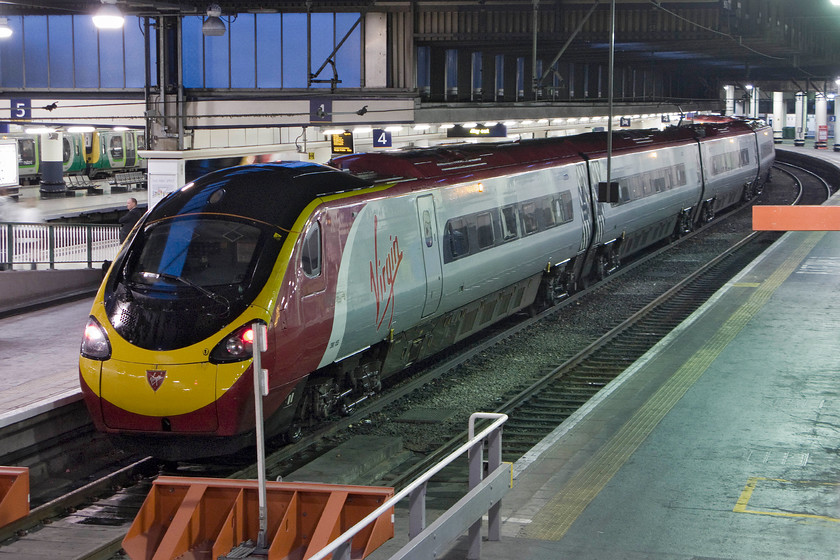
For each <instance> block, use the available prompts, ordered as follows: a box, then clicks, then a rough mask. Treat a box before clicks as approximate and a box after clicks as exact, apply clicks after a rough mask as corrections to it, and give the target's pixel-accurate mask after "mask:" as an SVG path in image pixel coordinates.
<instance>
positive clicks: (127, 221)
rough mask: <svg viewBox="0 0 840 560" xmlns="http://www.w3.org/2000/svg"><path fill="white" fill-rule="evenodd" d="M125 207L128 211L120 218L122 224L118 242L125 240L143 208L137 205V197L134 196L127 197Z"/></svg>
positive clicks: (141, 213)
mask: <svg viewBox="0 0 840 560" xmlns="http://www.w3.org/2000/svg"><path fill="white" fill-rule="evenodd" d="M125 207H126V208H128V213H127V214H126V215H125V216H123V217H122V218H120V226H122V227H120V243H122V242H123V241H125V238H126V237H128V234H129V233H131V229H132V228H133V227H134V224H136V223H137V220H139V219H140V217H141V216H142V215H143V210H141V209H140V208H138V207H137V199H136V198H134V197H132V198H129V199H128V202H126V204H125Z"/></svg>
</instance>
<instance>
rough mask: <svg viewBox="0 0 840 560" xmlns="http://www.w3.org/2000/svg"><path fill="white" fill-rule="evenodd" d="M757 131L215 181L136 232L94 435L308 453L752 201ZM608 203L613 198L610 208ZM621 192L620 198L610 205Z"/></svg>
mask: <svg viewBox="0 0 840 560" xmlns="http://www.w3.org/2000/svg"><path fill="white" fill-rule="evenodd" d="M773 159H774V147H773V136H772V131H771V129H770V128H768V127H766V126H764V125H762V124H753V123H749V122H746V121H732V122H729V123H720V124H701V125H692V126H686V127H673V128H670V129H668V130H665V131H661V132H659V131H622V132H617V133H615V134H614V140H613V144H612V157H611V179H612V182H614V183H617V189H616V188H613V189H609V188H605V189H599V188H598V187H599V183H601V184H602V186H603V185H606V172H607V148H606V134H605V133H588V134H583V135H580V136H573V137H566V138H552V139H541V140H531V141H521V142H512V143H499V144H470V145H463V146H450V147H439V148H429V149H419V150H412V151H404V152H391V153H375V154H359V155H350V156H345V157H341V158H338V159H336V160H334V162H333V163H334V166H335V168H333V167H327V166H322V165H317V164H310V163H298V162H295V163H276V164H259V165H246V166H240V167H234V168H230V169H225V170H221V171H217V172H213V173H210V174H208V175H205V176H204V177H201V178H200V179H197V180H196V181H194V182H191V183H189V184H187V185H185V186H184V187H183V188H181V189H180V190H179V191H177V192H175V193H173V194H171V195H170V196H168V197H167V198H165V199H164V200H163V201H161V202H160V203H159V204H158V205H157V206H155V207H154V208H153V209H151V210H150V211H149V212H148V213H147V214H146V215H145V216H144V217H143V218H142V219H141V221H140V222H139V223H138V224H137V226H136V227H135V228H134V231H133V232H132V234H131V235H130V237H129V239H128V240H127V242H126V243H125V244H124V245H123V247H122V249H121V250H120V253H119V255H118V256H117V258H116V259H115V261H114V263H113V265H112V266H111V268H110V270H109V272H108V273H107V276H106V278H105V279H104V281H103V284H102V286H101V288H100V290H99V293H98V294H97V296H96V299H95V301H94V304H93V309H92V310H91V316H90V320H89V322H88V324H87V327H86V329H85V335H84V340H83V343H82V348H81V358H80V379H81V386H82V390H83V393H84V397H85V401H86V404H87V407H88V409H89V410H90V414H91V416H92V417H93V420H94V422H95V425H96V427H97V428H98V429H99V430H101V431H104V432H109V433H111V434H117V435H119V436H121V437H122V440H123V441H122V444H123V445H128V446H133V447H135V448H138V447H139V448H143V449H144V450H145V451H147V452H150V453H152V454H155V455H157V456H159V457H164V458H172V459H177V458H179V457H196V456H201V455H218V454H223V453H229V452H232V451H234V450H236V449H239V448H242V447H244V446H247V445H248V444H250V443H252V442H253V438H254V407H253V400H254V395H253V391H254V389H253V377H252V374H253V372H252V344H251V340H252V339H253V333H252V331H251V325H252V324H253V323H254V322H260V323H264V324H266V325H267V326H268V351H267V352H266V353H264V354H263V357H262V364H263V367H264V368H266V369H267V370H268V372H269V376H268V379H269V381H268V383H269V386H270V392H269V394H268V396H267V397H265V400H264V411H265V415H266V431H267V433H270V434H281V433H284V432H285V433H287V435H291V436H293V435H295V433H296V431H297V430H298V429H299V426H300V425H303V424H308V423H311V422H318V421H320V420H321V419H323V418H325V417H327V416H328V415H330V414H332V413H333V412H335V411H342V410H345V409H347V408H350V407H352V406H353V405H354V404H355V403H357V402H359V401H360V400H362V399H365V398H367V397H369V396H370V395H373V394H375V393H376V392H377V391H378V390H379V389H380V387H381V382H382V379H383V378H385V377H387V376H390V375H393V374H395V373H398V372H400V371H401V370H403V369H404V368H406V367H407V366H408V365H409V364H411V363H413V362H415V361H417V360H421V359H423V358H425V357H427V356H430V355H432V354H434V353H436V352H438V351H440V350H441V349H443V348H446V347H447V346H450V345H452V344H453V343H455V342H457V341H459V340H461V339H463V338H465V337H467V336H469V335H471V334H473V333H475V332H477V331H479V330H480V329H482V328H485V327H486V326H488V325H490V324H491V323H493V322H495V321H498V320H500V319H501V318H503V317H506V316H509V315H511V314H512V313H516V312H518V311H520V310H523V309H526V308H528V307H529V306H543V305H550V304H552V303H555V302H557V301H558V300H559V299H561V298H563V297H564V296H565V295H567V294H569V293H571V292H574V291H575V290H577V289H579V288H581V287H583V286H585V285H586V284H587V283H589V282H591V281H593V280H597V279H599V278H602V277H604V276H605V275H607V274H609V273H610V272H611V271H612V270H613V269H615V268H616V267H617V266H618V265H619V263H620V260H621V259H622V258H623V257H624V256H626V255H629V254H631V253H634V252H636V251H639V250H640V249H642V248H644V247H647V246H649V245H651V244H653V243H656V242H659V241H661V240H664V239H666V238H669V237H671V236H679V235H681V234H682V233H684V232H687V231H689V230H691V229H692V228H693V227H694V226H696V225H697V224H700V223H702V222H704V221H708V220H710V219H711V218H712V217H713V216H714V215H715V213H717V212H719V211H721V210H723V209H726V208H728V207H730V206H732V205H735V204H737V203H739V202H741V201H743V200H745V199H749V198H751V197H752V196H753V195H754V194H755V193H756V192H757V191H758V190H759V189H760V188H761V185H762V184H763V183H764V182H765V181H766V179H767V178H768V175H769V173H770V167H771V165H772V163H773ZM599 190H601V191H603V192H602V193H601V194H602V197H601V198H599ZM609 191H612V199H611V200H609V201H606V202H605V201H604V200H605V199H604V198H603V195H605V193H609Z"/></svg>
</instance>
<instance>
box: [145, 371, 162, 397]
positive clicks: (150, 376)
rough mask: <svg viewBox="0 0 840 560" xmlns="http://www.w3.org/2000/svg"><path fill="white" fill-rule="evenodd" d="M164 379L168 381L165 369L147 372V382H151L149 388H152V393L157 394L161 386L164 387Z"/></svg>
mask: <svg viewBox="0 0 840 560" xmlns="http://www.w3.org/2000/svg"><path fill="white" fill-rule="evenodd" d="M164 379H166V370H165V369H147V370H146V380H147V381H148V382H149V386H150V387H151V388H152V391H155V392H157V390H158V389H160V386H161V385H163V380H164Z"/></svg>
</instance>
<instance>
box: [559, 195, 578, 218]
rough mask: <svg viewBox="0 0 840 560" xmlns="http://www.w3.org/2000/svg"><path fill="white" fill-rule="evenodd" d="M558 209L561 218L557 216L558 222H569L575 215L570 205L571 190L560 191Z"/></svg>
mask: <svg viewBox="0 0 840 560" xmlns="http://www.w3.org/2000/svg"><path fill="white" fill-rule="evenodd" d="M560 210H561V214H559V216H562V218H560V217H558V219H557V221H558V223H561V224H565V223H568V222H571V221H572V220H573V219H574V217H575V211H574V207H573V206H572V192H571V191H563V192H561V193H560Z"/></svg>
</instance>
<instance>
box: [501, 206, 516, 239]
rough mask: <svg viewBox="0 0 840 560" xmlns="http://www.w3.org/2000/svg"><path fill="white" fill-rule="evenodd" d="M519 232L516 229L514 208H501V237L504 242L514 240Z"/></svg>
mask: <svg viewBox="0 0 840 560" xmlns="http://www.w3.org/2000/svg"><path fill="white" fill-rule="evenodd" d="M518 235H519V230H518V229H517V227H516V207H515V206H505V207H504V208H502V236H503V237H504V239H505V241H508V240H510V239H516V237H517V236H518Z"/></svg>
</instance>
